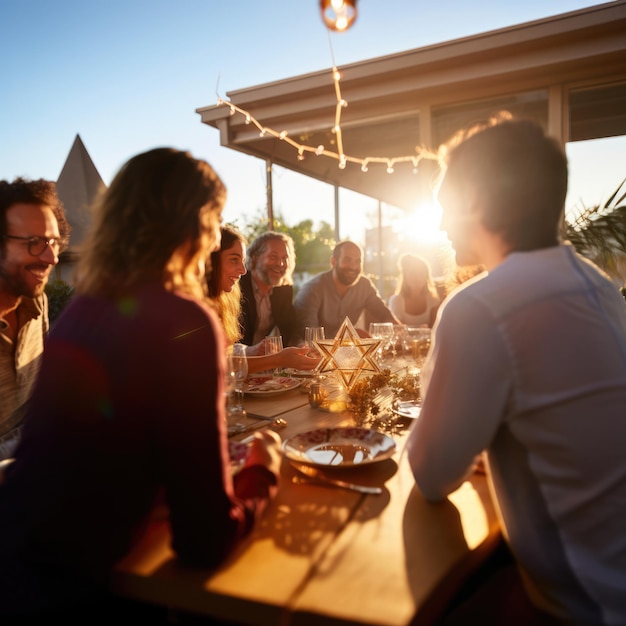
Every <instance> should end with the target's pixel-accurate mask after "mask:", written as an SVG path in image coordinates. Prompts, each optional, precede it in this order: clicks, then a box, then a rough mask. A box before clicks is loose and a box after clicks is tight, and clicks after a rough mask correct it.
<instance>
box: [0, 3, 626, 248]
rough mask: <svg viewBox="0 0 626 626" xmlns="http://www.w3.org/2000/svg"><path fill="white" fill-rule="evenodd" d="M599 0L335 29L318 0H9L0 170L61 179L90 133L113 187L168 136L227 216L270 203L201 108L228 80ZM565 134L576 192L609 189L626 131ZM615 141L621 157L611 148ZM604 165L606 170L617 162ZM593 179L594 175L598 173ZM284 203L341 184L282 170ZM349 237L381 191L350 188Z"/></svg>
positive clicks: (382, 19)
mask: <svg viewBox="0 0 626 626" xmlns="http://www.w3.org/2000/svg"><path fill="white" fill-rule="evenodd" d="M596 4H600V3H599V2H589V1H588V0H587V1H585V0H524V1H523V2H512V1H511V2H503V1H502V0H475V1H474V2H471V3H470V2H467V0H439V1H438V2H426V1H423V2H422V1H420V0H395V1H393V2H391V1H390V0H358V5H357V6H358V10H359V14H358V17H357V20H356V22H355V23H354V25H353V26H352V28H351V29H350V30H348V31H347V32H344V33H332V34H329V32H328V30H327V29H326V27H325V26H324V24H323V22H322V20H321V17H320V13H319V3H318V0H291V1H288V0H282V1H281V0H239V1H233V0H230V1H226V0H178V1H176V2H174V1H172V0H150V2H148V1H147V0H106V1H103V0H89V1H88V2H85V1H84V0H56V1H54V2H52V1H51V0H0V32H2V37H0V76H2V87H1V90H2V91H1V92H0V179H9V180H10V179H12V178H14V177H16V176H24V177H27V178H47V179H50V180H56V179H57V178H58V176H59V174H60V173H61V170H62V168H63V165H64V163H65V160H66V158H67V155H68V153H69V150H70V148H71V146H72V144H73V142H74V139H75V137H76V135H80V137H81V139H82V141H83V143H84V145H85V147H86V149H87V151H88V152H89V154H90V156H91V158H92V160H93V161H94V164H95V166H96V168H97V169H98V171H99V173H100V175H101V177H102V179H103V180H104V182H105V183H106V184H107V185H108V184H109V183H110V182H111V180H112V178H113V176H114V175H115V173H116V172H117V170H118V169H119V168H120V167H121V166H122V165H123V163H124V162H125V161H126V160H128V159H129V158H130V157H131V156H134V155H135V154H137V153H139V152H143V151H145V150H149V149H151V148H154V147H158V146H172V147H175V148H178V149H183V150H189V151H190V152H191V153H192V154H193V155H194V156H195V157H197V158H202V159H206V160H207V161H209V163H211V165H212V166H213V167H214V169H215V170H216V171H217V172H218V174H219V175H220V177H221V178H222V179H223V180H224V182H225V184H226V186H227V189H228V200H227V204H226V208H225V211H224V218H225V220H226V221H232V222H235V223H236V224H237V225H238V226H243V225H245V224H246V223H247V221H250V220H254V219H257V218H258V217H259V216H260V215H262V214H263V213H264V212H265V206H266V194H265V164H264V162H263V161H261V160H259V159H256V158H254V157H251V156H247V155H243V154H241V153H238V152H236V151H234V150H231V149H229V148H223V147H221V146H220V145H219V136H218V132H217V130H216V129H214V128H212V127H210V126H207V125H205V124H202V123H201V121H200V116H199V114H198V113H196V109H198V108H202V107H205V106H210V105H213V104H215V103H216V101H217V98H218V97H222V98H226V97H227V95H226V94H227V92H228V91H231V90H238V89H243V88H246V87H252V86H256V85H259V84H262V83H266V82H273V81H277V80H282V79H285V78H288V77H291V76H296V75H299V74H305V73H308V72H316V71H320V70H325V69H328V70H329V71H330V68H331V67H332V66H333V65H336V66H337V67H338V68H339V69H341V66H342V65H345V64H349V63H353V62H357V61H362V60H365V59H369V58H373V57H377V56H382V55H386V54H392V53H396V52H401V51H403V50H407V49H412V48H419V47H422V46H427V45H430V44H435V43H440V42H444V41H450V40H453V39H457V38H460V37H465V36H470V35H475V34H478V33H482V32H487V31H490V30H494V29H498V28H504V27H507V26H511V25H514V24H519V23H523V22H527V21H532V20H535V19H541V18H544V17H548V16H550V15H556V14H559V13H565V12H568V11H574V10H578V9H581V8H584V7H588V6H593V5H596ZM585 144H586V145H585V146H577V145H574V144H573V145H572V146H571V153H570V147H569V146H568V157H569V158H570V171H571V173H570V178H571V179H572V181H575V180H579V181H585V185H586V187H585V185H583V184H578V183H576V184H572V186H571V187H570V196H568V203H569V204H570V205H572V204H579V203H580V202H583V203H586V204H590V203H597V202H600V201H602V200H604V199H606V198H607V197H608V195H609V194H610V192H612V191H613V190H614V189H615V188H616V187H617V185H618V184H619V183H620V182H621V180H622V178H623V177H624V172H623V168H622V167H621V164H623V163H624V162H626V141H624V138H619V139H618V140H598V141H596V142H585ZM608 150H610V151H611V153H612V154H614V155H615V158H612V159H607V151H608ZM607 168H608V169H607ZM594 181H595V184H592V183H594ZM273 183H274V193H275V196H274V207H275V212H277V213H280V214H282V215H283V216H284V217H285V219H286V221H287V223H289V224H290V225H293V224H295V223H297V222H299V221H300V220H302V219H307V218H310V217H311V216H315V217H316V218H317V220H319V219H324V220H326V221H328V222H329V223H332V221H333V210H334V209H333V197H334V196H333V194H334V192H333V188H332V187H331V186H329V185H325V184H324V183H320V182H317V181H312V180H310V179H306V178H305V177H304V176H301V175H298V174H294V173H291V172H289V171H288V170H284V169H282V168H276V169H275V171H274V178H273ZM340 204H342V205H344V204H345V205H346V206H348V205H350V206H351V207H354V208H351V209H350V211H349V212H347V213H346V215H345V216H344V217H342V224H341V230H342V231H343V232H342V236H347V237H348V236H349V237H351V238H353V239H355V240H357V241H362V235H363V232H364V228H365V227H366V226H368V225H370V226H371V225H373V224H371V223H368V221H369V222H371V220H372V216H373V215H374V213H375V206H376V204H375V202H374V201H371V200H370V199H368V198H365V197H363V196H359V194H354V193H353V192H348V191H342V192H341V194H340Z"/></svg>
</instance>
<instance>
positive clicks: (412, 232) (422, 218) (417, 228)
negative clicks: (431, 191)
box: [398, 200, 447, 245]
mask: <svg viewBox="0 0 626 626" xmlns="http://www.w3.org/2000/svg"><path fill="white" fill-rule="evenodd" d="M440 223H441V206H440V205H439V203H438V202H437V201H436V200H433V201H432V202H428V203H421V204H420V205H418V206H417V207H415V208H414V209H413V210H412V211H411V212H409V213H408V215H407V216H406V218H404V219H403V220H400V223H399V224H398V227H399V231H398V232H399V234H402V235H404V237H405V238H406V239H407V240H409V241H411V242H412V243H415V244H419V245H436V244H440V243H443V242H445V241H447V237H446V234H445V232H443V231H442V230H440V229H439V225H440Z"/></svg>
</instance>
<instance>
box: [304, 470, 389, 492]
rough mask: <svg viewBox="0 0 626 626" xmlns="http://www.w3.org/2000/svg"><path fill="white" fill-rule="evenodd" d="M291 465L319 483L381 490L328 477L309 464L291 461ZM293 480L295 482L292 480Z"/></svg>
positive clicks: (357, 489) (353, 489) (365, 490)
mask: <svg viewBox="0 0 626 626" xmlns="http://www.w3.org/2000/svg"><path fill="white" fill-rule="evenodd" d="M292 465H293V466H294V467H295V468H296V470H298V471H299V472H300V473H301V474H304V475H305V476H308V477H309V478H312V479H314V480H316V481H319V482H321V483H325V484H327V485H333V486H335V487H342V488H343V489H351V490H352V491H358V492H360V493H371V494H380V493H382V492H383V490H382V489H381V488H380V487H368V486H367V485H358V484H356V483H349V482H346V481H345V480H338V479H337V478H328V477H327V476H326V475H325V474H322V472H320V471H319V470H318V469H316V468H314V467H311V466H310V465H299V464H298V465H296V464H294V463H292ZM294 482H297V478H296V480H294Z"/></svg>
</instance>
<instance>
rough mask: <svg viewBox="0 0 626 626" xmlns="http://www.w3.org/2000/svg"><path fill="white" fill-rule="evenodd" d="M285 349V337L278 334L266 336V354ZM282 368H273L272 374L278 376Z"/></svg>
mask: <svg viewBox="0 0 626 626" xmlns="http://www.w3.org/2000/svg"><path fill="white" fill-rule="evenodd" d="M282 349H283V338H282V337H281V336H280V335H278V336H275V335H272V336H270V337H266V338H265V354H277V353H278V352H280V351H281V350H282ZM279 369H280V368H277V367H275V368H272V369H271V370H270V372H271V373H272V376H277V375H278V373H279Z"/></svg>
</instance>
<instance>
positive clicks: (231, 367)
mask: <svg viewBox="0 0 626 626" xmlns="http://www.w3.org/2000/svg"><path fill="white" fill-rule="evenodd" d="M227 363H228V367H227V380H231V379H232V384H231V390H230V393H229V401H228V403H227V405H226V406H227V419H228V432H229V433H238V432H242V431H244V430H245V429H246V425H245V424H244V423H243V422H241V421H240V420H241V419H242V418H245V417H246V415H247V413H246V409H245V406H244V392H243V385H244V382H245V380H246V376H248V360H247V358H246V346H245V345H244V344H242V343H236V344H234V345H233V349H232V352H230V353H229V354H228V361H227ZM233 420H234V421H233Z"/></svg>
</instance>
